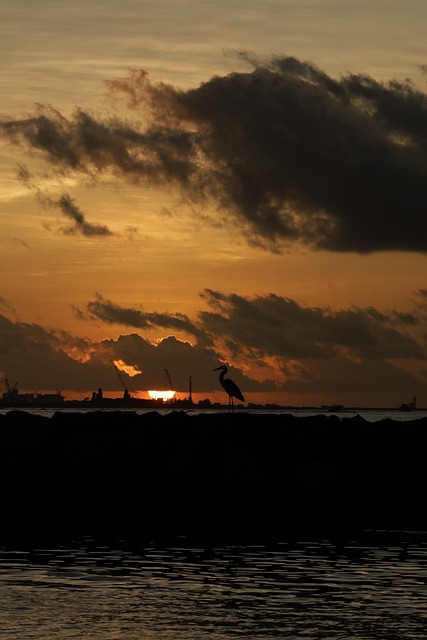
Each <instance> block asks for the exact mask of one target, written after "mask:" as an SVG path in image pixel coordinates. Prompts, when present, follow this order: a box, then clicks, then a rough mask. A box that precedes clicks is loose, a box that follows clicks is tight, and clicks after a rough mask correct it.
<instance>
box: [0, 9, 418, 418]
mask: <svg viewBox="0 0 427 640" xmlns="http://www.w3.org/2000/svg"><path fill="white" fill-rule="evenodd" d="M426 24H427V4H426V2H425V1H424V0H407V1H406V2H405V3H402V2H400V1H399V2H398V1H397V0H376V1H375V2H372V0H359V1H358V2H342V0H329V1H327V0H265V1H264V2H252V1H251V0H248V1H246V2H236V1H235V0H227V2H225V1H223V0H219V1H218V0H217V1H216V2H203V1H197V2H196V1H195V0H187V1H176V0H164V1H163V2H159V0H157V1H156V2H154V0H122V1H121V2H117V0H114V1H113V0H104V1H103V2H102V3H101V2H100V1H99V0H89V2H87V1H85V2H83V1H82V0H74V2H63V1H62V0H58V1H57V2H55V3H52V2H47V1H46V0H39V1H38V2H37V3H34V2H33V1H30V0H13V1H12V0H3V1H2V21H1V25H0V31H1V38H0V49H1V57H0V59H1V65H2V66H1V71H2V72H1V74H0V83H1V86H0V185H1V188H0V214H1V215H0V221H1V222H0V224H1V234H0V245H1V288H0V322H1V332H0V374H1V377H2V379H3V380H4V378H5V377H7V378H8V380H9V381H10V382H11V383H12V384H13V383H15V382H18V386H19V389H20V390H21V391H24V390H27V391H47V390H55V389H63V394H64V395H65V396H66V397H68V398H71V397H84V396H86V395H88V393H90V392H91V391H92V390H95V389H97V388H98V387H102V388H103V389H104V391H105V392H106V393H112V394H113V395H114V394H116V393H120V392H121V388H120V384H119V383H118V379H117V377H116V376H115V374H114V372H113V371H112V369H111V366H110V362H111V360H114V361H116V362H117V363H119V366H120V367H121V369H122V371H123V372H124V375H125V376H128V377H127V378H126V379H127V381H128V384H129V387H130V388H131V389H132V390H134V391H136V390H139V391H140V397H147V393H146V390H147V389H152V388H158V387H160V388H163V387H164V385H165V379H164V378H165V376H164V369H165V368H167V369H168V371H169V373H170V375H171V377H172V380H173V383H174V386H175V387H176V389H177V391H178V395H179V396H180V397H181V398H182V397H184V396H185V395H187V394H188V379H189V376H190V375H191V376H192V381H193V393H194V397H195V399H196V400H197V399H200V398H206V397H209V398H210V399H211V400H222V401H224V400H226V398H224V392H223V391H222V390H221V389H220V386H219V383H218V376H217V372H216V373H213V372H212V369H213V368H215V367H217V366H218V365H219V364H221V363H227V364H228V365H229V367H230V371H229V374H230V377H232V378H233V379H234V380H235V381H236V382H237V383H238V385H239V386H240V387H241V389H242V391H243V393H244V394H245V397H246V400H247V401H249V402H280V403H283V404H290V405H291V404H293V405H305V406H309V405H321V404H331V403H335V402H339V403H343V404H346V405H349V406H379V407H381V406H390V407H395V406H399V405H400V403H401V402H407V401H408V400H410V399H411V398H412V396H413V395H416V396H417V404H418V406H420V407H421V406H423V407H425V406H427V364H426V353H427V324H426V321H427V256H426V250H427V95H426V79H427V44H426V39H425V25H426Z"/></svg>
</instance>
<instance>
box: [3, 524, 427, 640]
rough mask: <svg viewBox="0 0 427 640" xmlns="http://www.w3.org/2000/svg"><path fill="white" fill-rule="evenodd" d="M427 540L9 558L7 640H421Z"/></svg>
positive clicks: (144, 548) (66, 551)
mask: <svg viewBox="0 0 427 640" xmlns="http://www.w3.org/2000/svg"><path fill="white" fill-rule="evenodd" d="M426 582H427V534H426V533H397V532H396V533H394V534H391V533H387V534H386V533H381V532H380V533H378V532H377V533H373V532H371V533H365V534H363V535H361V536H359V537H358V539H357V540H355V539H350V540H347V541H345V542H341V543H340V544H337V543H335V542H332V541H331V540H328V539H323V540H317V541H300V542H285V543H277V544H269V545H259V546H255V545H254V546H250V545H245V546H236V545H232V546H218V547H204V546H201V547H200V548H194V547H193V546H191V545H189V544H188V543H186V540H185V539H180V540H178V541H177V542H175V543H173V544H168V545H159V544H149V545H141V546H140V547H139V546H138V545H135V544H133V545H132V546H130V545H129V544H127V543H125V541H119V542H117V543H115V544H114V545H113V546H111V547H110V546H101V545H100V544H99V543H97V541H95V540H93V539H90V538H86V539H83V540H80V541H75V542H74V543H73V544H72V545H60V546H58V547H57V548H39V549H31V550H27V549H25V550H22V549H20V550H16V549H9V548H4V549H0V617H1V620H2V623H1V627H2V636H1V637H2V639H3V640H9V639H11V638H19V640H30V639H37V640H44V639H48V638H49V639H51V638H53V637H55V638H58V639H60V640H64V639H70V638H79V639H81V638H98V639H102V640H104V639H105V640H107V639H109V640H113V639H114V640H119V639H120V640H121V639H128V640H129V639H132V640H144V639H156V640H172V639H177V638H179V639H180V638H183V639H184V638H185V639H186V640H191V639H192V638H194V639H196V638H197V640H200V638H204V639H207V640H226V639H229V638H245V640H249V639H251V638H257V639H260V640H268V639H270V638H286V639H289V640H291V639H292V640H293V639H297V638H304V639H305V640H317V639H320V638H321V639H325V640H326V639H332V638H334V639H335V638H341V639H344V638H345V639H356V638H357V639H358V640H361V639H363V640H371V639H372V640H378V639H380V638H392V639H395V640H397V639H403V638H405V639H421V638H425V633H426V629H427V589H426Z"/></svg>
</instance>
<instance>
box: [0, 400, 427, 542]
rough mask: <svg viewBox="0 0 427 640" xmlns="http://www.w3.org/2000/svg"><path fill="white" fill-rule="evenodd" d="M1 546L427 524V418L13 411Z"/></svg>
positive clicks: (6, 418) (7, 422)
mask: <svg viewBox="0 0 427 640" xmlns="http://www.w3.org/2000/svg"><path fill="white" fill-rule="evenodd" d="M0 442H1V466H0V469H1V471H0V473H1V482H2V532H1V534H0V543H1V542H3V541H10V540H22V541H31V540H40V539H44V538H55V537H60V536H81V535H96V536H104V537H108V536H109V537H117V536H119V537H120V536H122V537H127V538H129V537H138V536H144V537H150V536H168V535H170V536H175V535H197V536H204V537H206V538H208V537H215V536H222V537H227V536H230V537H234V538H235V539H236V538H238V537H239V536H250V535H257V534H265V535H267V534H268V535H274V536H276V537H280V536H282V537H283V536H286V535H292V534H297V533H298V532H299V531H337V532H338V531H348V530H362V529H416V530H421V529H424V530H425V529H427V509H426V492H427V464H426V453H427V420H426V419H420V420H414V421H406V422H393V421H392V420H381V421H379V422H376V423H372V422H366V421H365V420H363V419H362V418H361V417H351V418H341V419H340V418H338V417H337V416H335V415H320V416H317V417H307V418H303V417H294V416H291V415H283V414H282V415H271V414H268V415H266V414H246V413H236V414H234V415H231V414H227V413H222V414H205V415H189V414H187V413H185V412H183V411H177V412H172V413H170V414H167V415H161V414H159V413H157V412H150V413H146V414H144V415H138V414H137V413H133V412H120V411H117V412H102V411H99V412H92V413H79V414H77V413H62V412H57V413H56V414H55V415H54V416H53V417H52V418H45V417H41V416H38V415H32V414H29V413H26V412H22V411H12V412H9V413H7V414H5V415H0Z"/></svg>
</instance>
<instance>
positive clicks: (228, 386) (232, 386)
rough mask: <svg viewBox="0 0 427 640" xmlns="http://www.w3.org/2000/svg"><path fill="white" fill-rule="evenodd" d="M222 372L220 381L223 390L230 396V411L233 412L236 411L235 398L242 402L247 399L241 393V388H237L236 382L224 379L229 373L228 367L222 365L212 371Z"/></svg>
mask: <svg viewBox="0 0 427 640" xmlns="http://www.w3.org/2000/svg"><path fill="white" fill-rule="evenodd" d="M220 370H221V373H220V374H219V381H220V383H221V385H222V387H223V389H224V390H225V391H226V393H227V394H228V410H229V411H230V409H231V411H234V400H233V398H237V399H238V400H241V401H242V402H244V401H245V398H244V396H243V393H242V392H241V391H240V389H239V387H238V386H237V384H236V383H235V382H234V380H230V378H225V377H224V376H225V374H226V373H227V371H228V367H226V366H225V364H222V365H221V366H219V367H216V369H212V371H220Z"/></svg>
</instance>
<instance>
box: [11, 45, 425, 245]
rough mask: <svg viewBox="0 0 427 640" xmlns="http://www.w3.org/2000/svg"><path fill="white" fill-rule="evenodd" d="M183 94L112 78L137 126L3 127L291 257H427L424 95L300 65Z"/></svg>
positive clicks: (143, 79)
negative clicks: (182, 201)
mask: <svg viewBox="0 0 427 640" xmlns="http://www.w3.org/2000/svg"><path fill="white" fill-rule="evenodd" d="M240 56H241V57H242V58H243V59H245V60H246V61H247V63H248V64H249V65H251V66H252V68H251V69H250V70H249V71H248V72H239V73H237V72H236V73H230V74H228V75H226V76H222V77H220V76H215V77H213V78H210V79H208V80H207V81H206V82H204V83H203V84H201V85H200V86H198V87H197V88H193V89H189V90H185V91H184V90H180V89H177V88H175V87H172V86H170V85H167V84H164V83H157V84H153V83H151V81H150V79H149V76H148V74H147V73H146V72H145V71H142V70H133V71H131V72H130V74H129V77H128V78H127V79H124V80H116V81H109V82H108V86H109V90H110V93H111V94H112V95H114V96H119V97H120V96H122V97H124V98H125V100H126V101H127V106H128V107H129V108H130V109H132V110H133V111H134V112H135V114H136V119H135V120H132V119H130V118H125V117H122V118H119V117H115V118H111V117H105V118H102V117H100V116H98V115H95V114H89V113H88V112H86V111H84V110H83V109H79V110H77V111H76V112H75V114H74V115H73V116H72V117H71V118H69V119H67V118H65V117H64V116H62V115H61V114H60V113H59V112H58V111H56V110H55V109H52V108H51V107H39V109H38V111H37V112H36V113H35V114H34V115H31V116H29V117H28V118H25V119H21V120H14V121H12V120H9V121H7V120H3V121H2V122H1V123H0V131H1V132H2V135H3V136H6V137H8V138H9V139H11V140H13V141H14V143H16V144H20V145H22V146H25V147H27V148H28V149H29V150H31V151H39V152H40V153H41V154H42V155H43V156H44V157H45V158H46V159H47V160H48V162H50V163H51V165H52V166H55V167H56V168H57V169H58V171H59V172H60V173H61V174H63V173H64V172H65V173H66V172H70V173H73V175H76V173H80V174H83V175H85V176H88V175H89V176H91V178H92V179H95V180H96V179H97V178H99V177H101V176H113V177H114V178H115V179H119V180H127V181H131V182H132V183H134V184H138V183H139V184H142V185H153V186H160V187H167V188H168V189H169V188H171V187H175V188H176V189H177V190H178V192H179V193H180V194H182V195H183V196H184V197H185V198H186V199H187V200H188V201H192V202H193V204H195V205H196V206H198V207H199V208H202V207H203V209H205V208H206V206H211V207H213V208H214V209H216V211H217V220H216V222H220V223H223V224H225V222H224V221H227V224H230V225H233V226H234V227H236V228H239V229H240V232H241V233H242V234H243V235H245V236H246V238H247V239H248V241H249V242H250V243H253V244H259V245H263V246H266V247H269V248H270V249H272V250H276V251H277V250H280V249H281V248H283V246H285V245H289V244H292V243H303V244H305V245H308V246H309V247H312V248H315V249H325V250H329V251H353V252H359V253H366V252H372V251H383V250H404V251H420V252H424V251H426V249H427V240H426V238H427V233H426V231H427V218H426V216H425V211H426V209H427V190H426V189H425V184H426V178H427V134H426V131H427V126H426V125H427V96H426V94H425V93H423V92H422V91H420V90H418V89H416V88H415V87H414V86H413V85H412V84H411V83H410V82H409V81H408V82H397V81H394V80H390V81H389V82H386V83H381V82H377V81H376V80H375V79H373V78H371V77H368V76H366V75H362V74H347V75H344V76H342V77H340V78H338V79H335V78H332V77H330V76H329V75H328V74H326V73H325V72H324V71H322V70H321V69H319V68H318V67H316V66H315V65H314V64H312V63H309V62H304V61H300V60H297V59H296V58H293V57H289V56H282V57H274V58H272V59H270V60H266V61H263V60H260V59H256V57H255V56H251V55H248V54H244V53H243V54H240Z"/></svg>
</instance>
